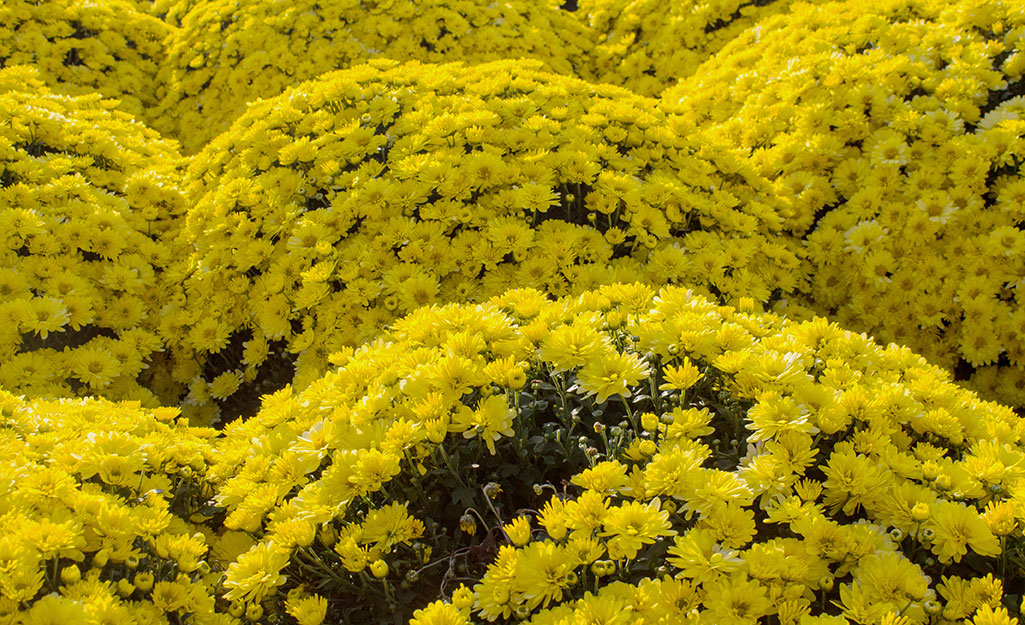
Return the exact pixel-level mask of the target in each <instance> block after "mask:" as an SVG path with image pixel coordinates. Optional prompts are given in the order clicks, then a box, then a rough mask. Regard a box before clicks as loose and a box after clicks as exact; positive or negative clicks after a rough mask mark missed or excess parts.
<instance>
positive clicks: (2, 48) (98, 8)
mask: <svg viewBox="0 0 1025 625" xmlns="http://www.w3.org/2000/svg"><path fill="white" fill-rule="evenodd" d="M171 32H172V31H171V28H170V27H169V26H168V25H167V24H165V23H163V22H161V21H160V20H159V19H157V18H155V17H153V16H151V15H147V14H146V13H143V12H141V11H139V10H138V8H137V7H136V5H135V3H134V2H133V1H132V0H103V2H87V1H83V0H4V3H3V6H0V68H3V67H10V66H12V65H32V66H34V67H36V68H38V70H39V73H40V76H41V77H42V78H43V80H44V81H46V83H47V84H48V85H50V86H51V87H53V88H55V89H59V90H60V91H61V92H62V93H69V94H73V95H87V94H91V93H94V92H95V93H100V94H102V95H104V96H106V97H108V98H115V99H118V100H120V101H121V108H122V109H124V110H126V111H128V112H130V113H132V114H133V115H142V114H144V113H147V112H152V111H154V110H155V108H156V105H157V103H158V101H159V93H158V90H157V89H156V88H155V81H156V77H157V72H158V69H159V67H160V65H161V64H162V63H163V62H164V54H165V51H164V41H165V39H166V38H167V37H168V36H169V35H170V34H171Z"/></svg>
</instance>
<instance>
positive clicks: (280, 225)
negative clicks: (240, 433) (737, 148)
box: [164, 61, 803, 414]
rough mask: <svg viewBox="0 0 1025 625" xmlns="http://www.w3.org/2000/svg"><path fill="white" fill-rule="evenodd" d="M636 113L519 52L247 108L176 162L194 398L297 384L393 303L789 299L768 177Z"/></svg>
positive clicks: (325, 85)
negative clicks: (183, 204)
mask: <svg viewBox="0 0 1025 625" xmlns="http://www.w3.org/2000/svg"><path fill="white" fill-rule="evenodd" d="M653 110H655V101H653V100H649V99H646V98H641V97H639V96H636V95H633V94H631V93H629V92H627V91H624V90H621V89H617V88H614V87H597V86H593V85H590V84H589V83H585V82H583V81H580V80H576V79H570V78H564V77H560V76H556V75H552V74H546V73H542V72H540V71H539V69H538V65H537V64H533V65H531V64H530V63H528V62H525V61H519V62H496V63H491V64H483V65H476V66H463V65H443V66H432V65H419V64H407V65H397V64H395V63H394V62H390V61H382V62H378V63H374V64H371V65H364V66H360V67H358V68H354V69H351V70H346V71H342V72H338V73H334V74H329V75H327V76H325V77H323V78H321V79H320V80H318V81H315V82H311V83H307V84H304V85H302V86H300V87H297V88H296V89H293V90H289V91H287V92H286V93H285V94H283V95H282V96H280V97H279V98H275V99H268V100H265V101H262V102H259V103H256V104H254V105H253V106H251V107H250V109H249V111H248V112H247V113H246V114H245V115H244V116H243V117H242V118H241V119H240V120H239V121H238V122H237V123H236V124H235V126H234V127H233V129H232V130H231V131H230V132H228V133H226V134H224V135H222V136H221V137H219V138H217V139H216V140H215V141H214V142H212V143H211V144H210V145H209V146H208V147H207V148H206V149H205V150H204V151H203V152H202V153H201V154H199V155H198V156H197V157H196V158H195V159H193V162H192V165H191V167H190V169H189V173H188V177H189V179H190V181H191V182H190V186H189V194H190V198H191V206H192V207H191V209H190V213H189V215H188V219H187V220H186V224H185V226H184V230H183V240H182V242H181V245H180V246H179V249H180V251H176V252H175V256H179V257H182V258H186V257H187V256H188V255H190V254H191V262H190V263H189V265H188V266H187V267H186V268H183V269H182V279H183V283H184V285H185V288H186V300H185V303H184V305H183V306H182V307H181V308H180V309H178V308H172V309H170V312H168V313H167V314H165V315H164V321H165V325H164V329H165V330H166V333H165V336H164V338H165V340H166V342H167V344H168V345H170V346H171V347H172V350H173V351H174V353H175V359H176V361H177V362H180V363H185V364H183V365H182V366H181V367H179V368H178V369H177V373H178V375H179V381H180V382H182V383H185V384H189V385H190V393H191V394H190V397H189V403H190V405H195V406H197V407H198V408H200V409H210V408H213V407H214V406H215V404H213V403H211V401H210V400H211V398H213V399H216V400H223V399H226V398H228V397H230V396H232V395H233V394H235V393H236V392H237V391H238V389H240V388H241V389H242V394H243V395H249V396H252V395H253V392H252V389H251V387H249V386H242V384H243V383H249V382H252V381H254V380H257V381H259V380H266V379H270V378H273V377H275V375H277V374H274V373H273V371H284V372H283V373H281V374H280V377H282V379H286V380H288V379H292V374H291V368H292V367H291V365H290V363H289V361H290V360H292V359H295V360H296V375H297V376H298V377H297V378H296V383H297V384H298V385H299V386H303V385H305V384H308V383H309V382H310V381H312V380H313V379H315V378H316V377H317V376H318V375H320V374H321V373H322V372H323V371H324V370H325V368H326V367H327V365H328V356H329V354H330V353H331V352H332V351H335V350H337V349H339V348H341V347H343V346H346V345H355V344H357V343H359V342H361V341H364V340H366V339H368V338H372V337H373V336H375V335H376V334H377V333H379V331H380V329H381V328H382V327H383V326H384V325H386V324H387V323H388V322H390V321H391V320H392V319H394V318H395V317H396V316H398V315H401V314H404V313H407V312H410V311H412V310H414V309H415V308H417V307H419V306H422V305H426V304H431V303H434V302H452V301H481V300H482V299H484V298H486V297H488V296H491V295H495V294H498V293H501V292H502V291H504V290H506V289H509V288H512V287H516V286H523V287H525V286H533V287H537V288H541V289H543V290H545V291H546V292H548V293H552V294H554V295H557V296H558V295H562V294H566V293H569V292H580V291H582V290H585V289H587V288H590V287H592V286H594V285H596V284H607V283H609V282H613V281H617V280H618V281H631V280H637V279H643V280H647V281H649V282H652V283H658V284H664V283H667V282H669V283H686V284H696V285H700V286H703V287H704V288H705V289H707V290H708V291H710V292H714V293H716V294H720V295H721V296H722V297H724V298H726V299H727V300H730V299H734V298H736V297H754V298H755V299H757V300H758V301H759V302H764V301H767V300H768V299H769V298H770V296H771V295H772V294H773V292H774V291H775V292H777V293H778V292H782V293H789V292H792V291H794V289H795V287H796V285H797V284H798V283H799V282H800V281H802V280H803V276H802V275H801V274H800V266H799V262H798V259H797V256H796V253H795V252H796V245H795V244H794V242H793V241H790V240H789V239H783V238H781V237H779V236H777V235H776V233H778V227H777V224H778V223H779V222H780V221H782V219H781V217H779V216H778V215H777V214H776V212H775V211H774V207H773V204H772V200H771V196H770V194H769V192H768V189H767V187H766V184H765V182H764V180H761V179H759V178H758V177H757V176H752V175H751V174H750V173H749V172H748V171H746V170H744V169H743V167H742V164H741V163H740V161H739V159H738V158H737V157H736V156H735V155H734V154H733V153H732V151H731V150H729V149H727V148H724V147H722V146H718V145H716V144H714V143H711V142H707V141H705V142H692V141H691V140H690V138H689V137H688V136H687V129H686V128H685V127H681V126H680V125H679V124H678V123H677V120H675V119H673V118H672V117H666V116H662V115H659V114H658V113H657V112H656V113H652V112H651V111H653ZM727 172H729V173H727ZM283 352H288V353H291V354H295V356H288V354H287V353H283ZM279 361H280V363H282V364H276V363H277V362H279ZM265 363H266V364H267V366H266V367H264V368H263V369H262V370H261V367H263V366H264V365H265ZM199 366H202V367H203V370H202V371H200V370H199V369H198V367H199ZM261 371H262V372H261ZM235 412H236V414H237V410H236V411H235Z"/></svg>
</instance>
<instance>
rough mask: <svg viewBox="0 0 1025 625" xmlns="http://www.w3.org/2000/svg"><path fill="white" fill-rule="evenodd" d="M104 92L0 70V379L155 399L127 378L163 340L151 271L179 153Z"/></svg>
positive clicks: (165, 232) (156, 275) (161, 256)
mask: <svg viewBox="0 0 1025 625" xmlns="http://www.w3.org/2000/svg"><path fill="white" fill-rule="evenodd" d="M114 105H115V103H113V102H110V101H107V100H102V99H101V98H100V97H99V96H98V95H92V96H79V97H68V96H64V95H57V94H54V93H52V92H50V91H49V90H48V89H47V88H46V87H45V86H44V85H43V84H42V83H41V82H40V80H39V78H38V75H37V74H36V73H35V72H34V71H31V70H29V69H27V68H8V69H4V70H0V260H2V262H0V267H2V268H0V386H2V388H4V389H6V390H9V391H12V392H19V393H27V394H29V395H34V396H76V395H104V396H107V397H110V398H116V399H126V398H135V399H140V400H143V401H146V402H147V403H148V404H151V405H154V404H156V403H157V401H156V398H155V397H154V396H153V393H152V392H151V391H150V390H147V389H146V388H144V387H143V386H141V385H140V384H139V381H140V376H145V369H146V367H147V365H148V363H149V362H150V361H151V359H152V358H154V357H156V356H157V354H158V353H159V352H160V351H162V349H163V347H162V343H161V341H160V338H159V336H158V334H157V332H156V329H157V319H156V315H157V313H158V311H159V310H160V309H161V307H162V306H163V305H164V304H165V301H164V299H165V298H167V297H168V296H169V294H170V292H172V289H173V288H174V287H173V286H171V285H166V284H162V283H161V281H160V278H161V272H162V270H163V268H164V267H165V265H166V264H167V263H168V260H169V256H168V254H169V248H168V246H167V245H166V244H165V242H164V239H165V237H170V236H171V235H172V234H173V232H174V231H175V229H176V228H177V223H178V219H179V218H181V217H182V216H183V213H184V210H185V199H184V197H183V195H182V194H181V192H180V191H179V190H178V186H177V185H178V179H179V174H180V171H179V167H180V166H181V157H180V156H179V155H178V153H177V150H176V148H175V146H174V145H173V144H171V143H168V142H165V141H163V140H161V139H160V138H159V136H158V135H157V134H156V133H155V132H153V131H152V130H149V129H148V128H146V127H144V126H143V125H142V124H140V123H138V122H136V121H134V120H133V119H132V118H131V117H129V116H128V115H127V114H125V113H122V112H120V111H116V110H112V108H113V107H114ZM147 384H148V383H147ZM154 388H157V387H154ZM164 399H165V400H167V399H174V398H173V396H172V397H165V398H164Z"/></svg>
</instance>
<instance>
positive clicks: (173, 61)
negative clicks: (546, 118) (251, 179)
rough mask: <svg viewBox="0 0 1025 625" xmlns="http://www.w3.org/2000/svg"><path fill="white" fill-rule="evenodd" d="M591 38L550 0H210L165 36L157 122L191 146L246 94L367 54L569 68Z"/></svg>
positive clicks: (227, 117) (221, 124) (219, 126)
mask: <svg viewBox="0 0 1025 625" xmlns="http://www.w3.org/2000/svg"><path fill="white" fill-rule="evenodd" d="M589 45H590V38H589V37H588V36H587V34H586V33H585V31H584V29H583V27H582V26H581V25H580V24H578V22H577V21H576V20H574V19H573V18H572V17H571V16H569V15H567V14H566V13H563V12H562V11H559V10H558V9H557V8H556V7H553V6H550V5H549V4H548V3H547V2H533V1H530V0H511V1H507V2H500V3H498V2H486V1H484V0H429V1H426V2H424V1H415V2H414V1H412V0H400V1H392V0H387V1H384V2H377V1H373V2H330V3H325V2H319V1H317V0H300V1H295V2H291V3H289V5H288V7H287V9H285V10H282V5H281V4H280V3H279V2H274V1H273V0H211V1H209V2H203V3H200V4H197V5H196V6H195V8H194V9H193V10H191V11H189V13H187V14H186V16H185V17H183V18H182V24H181V28H180V29H179V30H178V31H177V32H176V33H175V34H174V35H173V36H172V37H171V38H170V40H169V42H168V59H167V62H166V63H165V64H164V66H163V68H162V71H163V74H164V76H163V79H162V80H163V82H164V83H166V85H167V95H166V97H165V99H164V101H163V103H162V105H161V108H160V111H159V116H160V117H159V119H158V120H157V121H156V122H155V123H156V126H157V127H158V128H160V129H161V130H164V131H165V132H168V133H170V134H172V135H173V136H176V137H177V138H179V139H180V140H181V142H182V145H183V146H184V147H185V149H186V151H188V152H190V153H191V152H196V151H198V150H199V148H201V147H202V146H203V145H204V144H205V143H206V142H207V141H209V140H210V139H212V138H213V137H215V136H217V135H218V134H220V133H221V132H222V131H225V130H227V128H228V126H229V125H230V124H231V122H232V121H233V120H234V119H235V118H237V117H238V115H239V114H240V113H242V112H243V111H244V110H245V105H246V103H247V102H251V101H253V100H255V99H257V98H265V97H270V96H276V95H278V94H280V93H281V92H282V91H283V90H284V89H285V88H286V87H290V86H293V85H296V84H298V83H300V82H302V81H304V80H309V79H312V78H317V77H318V76H320V75H321V74H324V73H326V72H329V71H331V70H335V69H344V68H346V67H350V66H352V65H357V64H359V63H362V62H364V61H366V60H368V59H372V58H378V57H380V58H391V59H400V60H403V61H408V60H418V61H433V62H450V61H466V62H471V63H472V62H481V61H493V60H497V59H512V58H520V57H524V58H533V59H538V60H541V61H542V62H544V64H545V68H546V69H549V70H551V71H556V72H560V73H565V74H571V73H572V72H573V69H574V66H573V63H572V59H574V58H576V57H580V56H581V55H583V54H585V52H586V48H587V46H589Z"/></svg>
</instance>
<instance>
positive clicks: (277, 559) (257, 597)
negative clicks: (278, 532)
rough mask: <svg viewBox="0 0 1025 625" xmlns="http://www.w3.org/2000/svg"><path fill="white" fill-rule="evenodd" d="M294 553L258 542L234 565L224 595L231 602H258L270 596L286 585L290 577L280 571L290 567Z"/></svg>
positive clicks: (229, 573)
mask: <svg viewBox="0 0 1025 625" xmlns="http://www.w3.org/2000/svg"><path fill="white" fill-rule="evenodd" d="M290 556H291V554H290V553H289V552H288V550H285V549H282V548H280V547H278V545H276V544H275V543H274V542H273V541H267V542H263V543H257V545H256V546H255V547H253V548H252V549H250V550H249V551H247V552H245V553H244V554H242V555H241V556H239V557H238V560H236V561H235V562H233V563H231V565H230V566H229V567H228V571H227V574H226V577H225V580H224V587H225V588H227V589H228V592H226V593H224V597H225V599H227V600H228V601H244V602H246V603H258V602H260V601H262V600H263V598H264V597H265V596H267V594H268V593H270V592H271V591H272V590H274V589H276V588H277V587H278V586H280V585H282V584H284V583H285V582H286V581H287V578H286V577H285V576H284V575H282V574H281V570H282V569H284V568H285V566H286V565H287V564H288V561H289V557H290Z"/></svg>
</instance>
